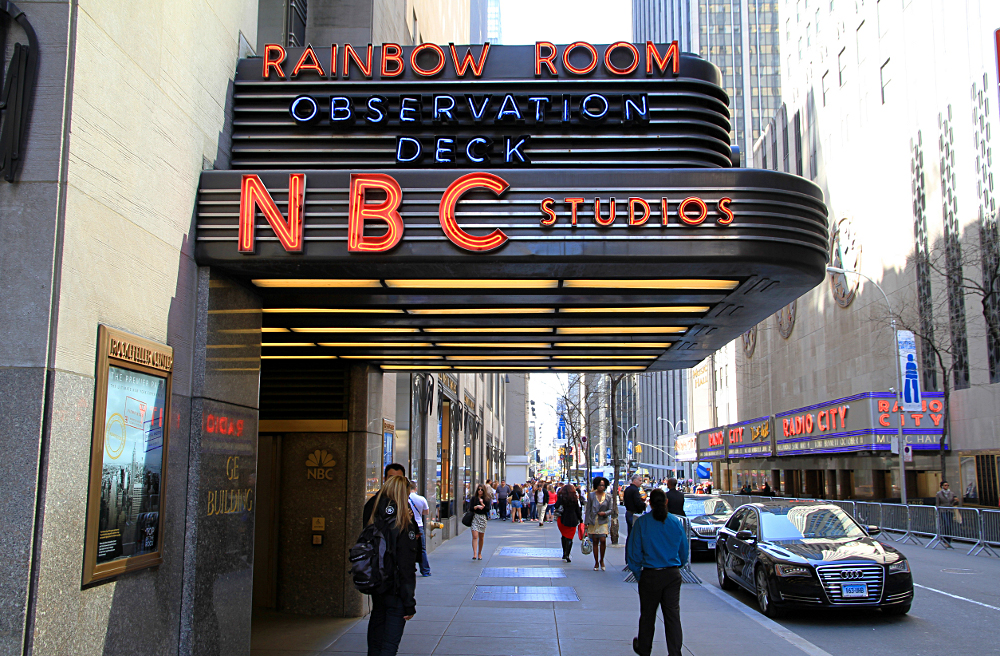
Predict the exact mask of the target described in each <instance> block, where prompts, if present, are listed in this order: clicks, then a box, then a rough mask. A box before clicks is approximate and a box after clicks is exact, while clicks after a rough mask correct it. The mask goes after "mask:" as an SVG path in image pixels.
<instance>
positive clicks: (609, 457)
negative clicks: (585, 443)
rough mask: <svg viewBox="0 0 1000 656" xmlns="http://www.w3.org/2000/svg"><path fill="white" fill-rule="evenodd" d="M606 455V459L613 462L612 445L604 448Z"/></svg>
mask: <svg viewBox="0 0 1000 656" xmlns="http://www.w3.org/2000/svg"><path fill="white" fill-rule="evenodd" d="M604 456H605V459H606V460H607V461H608V462H611V447H610V446H609V447H607V448H606V449H604Z"/></svg>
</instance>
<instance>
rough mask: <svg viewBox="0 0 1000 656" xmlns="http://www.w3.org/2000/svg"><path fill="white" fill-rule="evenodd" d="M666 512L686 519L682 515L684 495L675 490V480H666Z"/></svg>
mask: <svg viewBox="0 0 1000 656" xmlns="http://www.w3.org/2000/svg"><path fill="white" fill-rule="evenodd" d="M667 488H668V489H667V512H668V513H670V514H671V515H677V516H679V517H686V515H685V514H684V493H683V492H681V491H680V490H678V489H677V479H676V478H669V479H667Z"/></svg>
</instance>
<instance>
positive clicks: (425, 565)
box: [419, 529, 431, 576]
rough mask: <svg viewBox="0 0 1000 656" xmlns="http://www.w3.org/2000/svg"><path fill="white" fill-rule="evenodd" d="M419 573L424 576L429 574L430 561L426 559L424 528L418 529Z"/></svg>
mask: <svg viewBox="0 0 1000 656" xmlns="http://www.w3.org/2000/svg"><path fill="white" fill-rule="evenodd" d="M419 565H420V573H421V574H423V575H424V576H430V575H431V563H430V561H429V560H427V536H426V535H424V529H420V563H419Z"/></svg>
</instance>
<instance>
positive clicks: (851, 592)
mask: <svg viewBox="0 0 1000 656" xmlns="http://www.w3.org/2000/svg"><path fill="white" fill-rule="evenodd" d="M840 594H841V595H843V596H844V598H845V599H851V598H857V597H867V596H868V584H867V583H841V584H840Z"/></svg>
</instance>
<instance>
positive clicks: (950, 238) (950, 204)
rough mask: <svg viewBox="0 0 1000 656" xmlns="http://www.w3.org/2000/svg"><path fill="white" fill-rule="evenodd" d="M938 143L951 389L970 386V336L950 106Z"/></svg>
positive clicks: (941, 117)
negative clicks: (949, 340)
mask: <svg viewBox="0 0 1000 656" xmlns="http://www.w3.org/2000/svg"><path fill="white" fill-rule="evenodd" d="M938 128H939V130H940V131H939V134H938V146H939V148H940V152H939V153H938V155H939V156H940V158H941V166H940V169H941V205H942V207H941V209H942V213H943V215H944V247H945V251H944V255H945V268H946V271H947V276H946V284H947V286H948V328H949V332H950V333H951V334H950V338H951V356H952V363H953V364H952V370H953V374H954V376H953V386H954V389H957V390H960V389H967V388H968V387H969V338H968V331H967V327H966V320H965V284H964V282H963V278H964V267H963V265H962V243H961V227H960V226H959V219H958V193H957V190H956V186H955V130H954V128H953V125H952V116H951V105H948V112H947V117H945V115H944V114H938Z"/></svg>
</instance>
